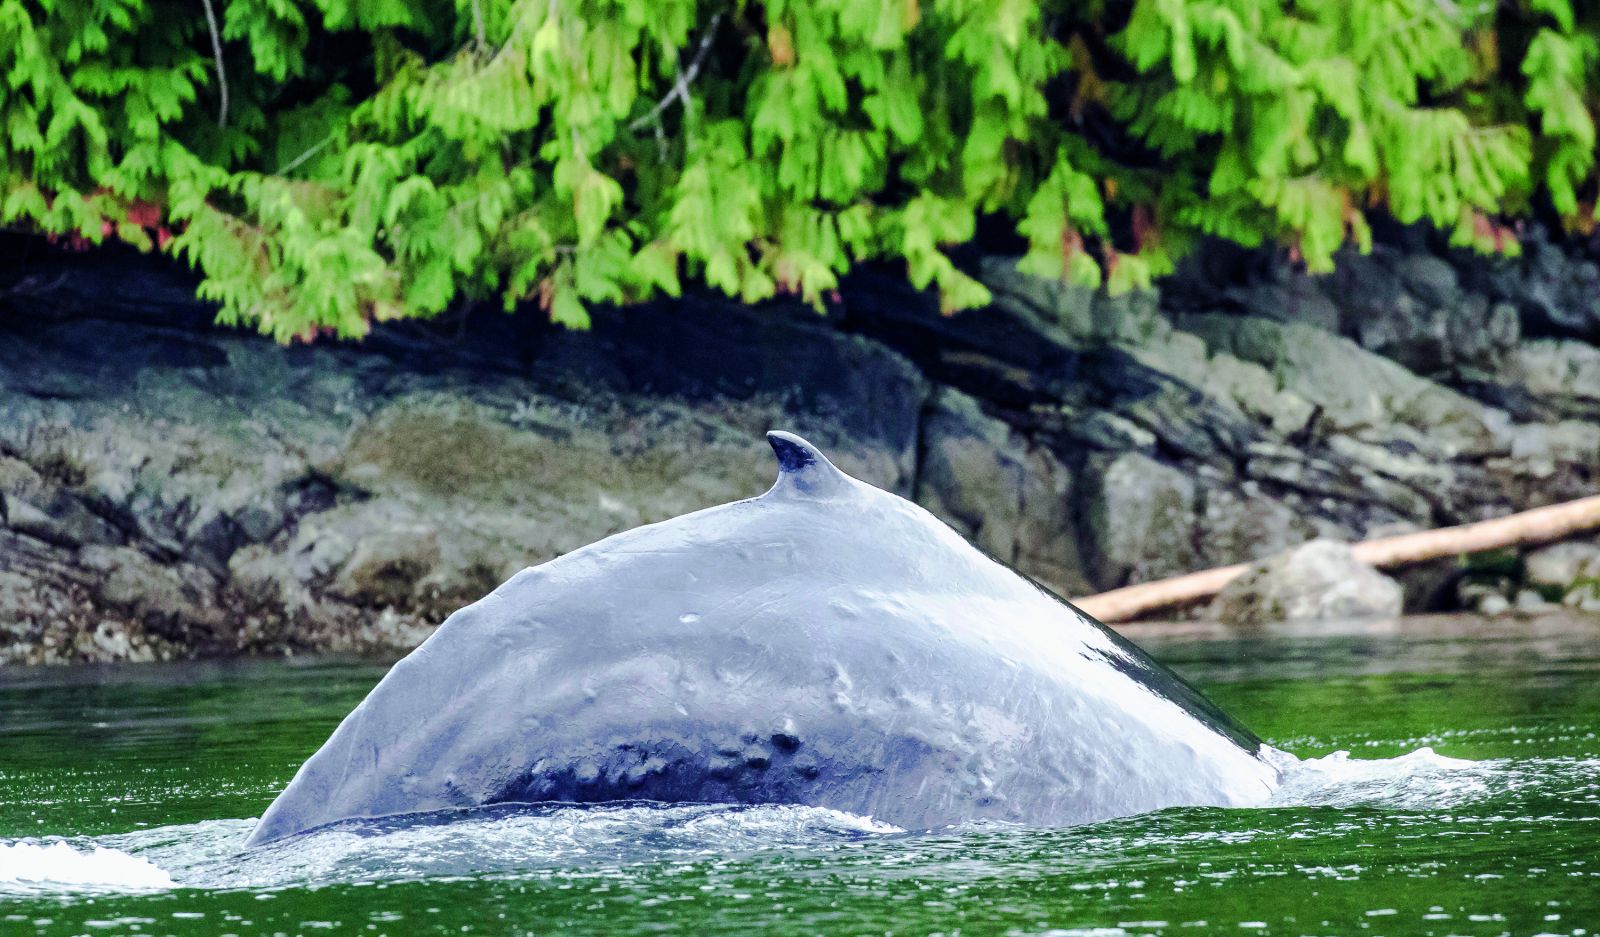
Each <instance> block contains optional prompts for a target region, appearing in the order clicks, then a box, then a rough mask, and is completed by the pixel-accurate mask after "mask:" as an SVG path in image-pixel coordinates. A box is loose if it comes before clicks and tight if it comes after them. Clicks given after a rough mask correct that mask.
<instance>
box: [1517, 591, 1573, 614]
mask: <svg viewBox="0 0 1600 937" xmlns="http://www.w3.org/2000/svg"><path fill="white" fill-rule="evenodd" d="M1511 604H1512V608H1514V609H1516V611H1517V612H1518V613H1520V614H1523V615H1542V614H1544V613H1546V612H1551V611H1555V610H1556V609H1557V608H1560V607H1561V606H1559V605H1557V604H1556V603H1555V602H1552V601H1550V600H1549V599H1547V598H1545V597H1544V596H1543V595H1541V594H1540V593H1539V592H1538V591H1537V590H1535V589H1520V590H1518V591H1517V597H1516V598H1515V599H1514V600H1512V603H1511Z"/></svg>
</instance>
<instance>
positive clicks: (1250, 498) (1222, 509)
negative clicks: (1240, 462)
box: [1196, 481, 1316, 566]
mask: <svg viewBox="0 0 1600 937" xmlns="http://www.w3.org/2000/svg"><path fill="white" fill-rule="evenodd" d="M1200 500H1201V504H1202V508H1201V511H1200V522H1199V535H1198V537H1197V538H1196V539H1197V541H1198V543H1199V550H1200V557H1201V560H1202V562H1203V563H1204V565H1206V566H1230V565H1232V564H1234V563H1249V562H1253V561H1256V560H1259V559H1262V558H1264V557H1268V556H1272V555H1274V554H1277V553H1281V552H1282V551H1284V550H1287V549H1289V548H1290V547H1293V546H1295V545H1296V544H1299V543H1303V542H1305V541H1306V540H1309V539H1311V538H1312V537H1314V536H1315V535H1316V528H1315V527H1314V525H1312V524H1311V523H1310V522H1309V521H1308V520H1307V519H1306V518H1305V517H1304V516H1303V515H1302V513H1301V512H1300V511H1298V510H1296V509H1295V508H1293V507H1291V506H1290V505H1289V504H1287V503H1286V502H1284V501H1283V500H1281V499H1278V498H1274V497H1271V496H1269V495H1267V494H1265V493H1263V492H1262V491H1261V488H1260V486H1259V485H1257V484H1255V483H1254V482H1248V481H1247V482H1245V483H1244V484H1243V485H1242V486H1241V487H1239V488H1226V487H1219V488H1205V489H1202V491H1201V497H1200Z"/></svg>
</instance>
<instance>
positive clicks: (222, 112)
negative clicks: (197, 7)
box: [200, 0, 228, 127]
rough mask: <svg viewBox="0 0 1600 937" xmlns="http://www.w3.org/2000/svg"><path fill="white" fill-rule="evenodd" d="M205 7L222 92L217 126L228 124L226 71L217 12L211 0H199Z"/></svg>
mask: <svg viewBox="0 0 1600 937" xmlns="http://www.w3.org/2000/svg"><path fill="white" fill-rule="evenodd" d="M200 2H201V3H202V4H204V5H205V8H206V25H207V26H209V27H210V28H211V55H212V57H213V58H215V59H216V60H217V87H218V88H219V89H220V90H221V92H222V107H221V108H220V109H218V111H217V126H218V127H226V126H228V71H227V69H225V68H223V67H222V35H221V31H220V30H218V29H217V13H216V11H215V10H213V9H212V8H211V0H200Z"/></svg>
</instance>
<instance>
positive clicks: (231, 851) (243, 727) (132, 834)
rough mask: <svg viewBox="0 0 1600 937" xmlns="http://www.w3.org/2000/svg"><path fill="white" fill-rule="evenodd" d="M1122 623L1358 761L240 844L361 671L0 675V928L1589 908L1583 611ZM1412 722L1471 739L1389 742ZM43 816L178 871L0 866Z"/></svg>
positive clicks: (81, 837)
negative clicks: (1337, 624)
mask: <svg viewBox="0 0 1600 937" xmlns="http://www.w3.org/2000/svg"><path fill="white" fill-rule="evenodd" d="M1133 636H1134V637H1135V639H1136V640H1138V641H1140V642H1141V643H1143V644H1144V645H1145V646H1146V647H1148V648H1150V649H1151V650H1152V651H1153V652H1155V653H1156V655H1157V656H1158V657H1161V658H1162V659H1164V660H1166V661H1168V662H1169V663H1171V664H1173V665H1174V666H1176V667H1177V668H1178V669H1179V670H1180V671H1181V672H1183V673H1184V674H1185V675H1187V676H1189V677H1190V678H1191V679H1193V680H1195V681H1196V682H1197V683H1199V684H1200V685H1201V686H1202V687H1203V688H1204V689H1205V690H1206V691H1207V692H1208V693H1210V694H1211V695H1212V696H1213V698H1215V699H1216V700H1217V701H1218V702H1219V703H1221V704H1222V705H1223V706H1224V707H1225V708H1227V709H1229V710H1230V711H1232V712H1234V713H1235V714H1237V715H1238V716H1239V717H1240V718H1241V719H1242V720H1243V721H1244V722H1245V723H1247V724H1249V725H1251V726H1252V727H1254V728H1255V729H1256V730H1257V731H1258V732H1260V733H1261V734H1262V735H1263V736H1264V737H1266V738H1267V739H1268V740H1269V741H1271V742H1272V743H1273V744H1274V745H1276V746H1278V747H1280V748H1282V749H1285V750H1286V751H1289V752H1291V753H1293V754H1295V755H1298V756H1300V757H1302V758H1306V759H1313V758H1322V757H1323V756H1327V755H1329V754H1330V753H1331V752H1334V751H1337V750H1341V749H1345V750H1349V751H1350V753H1351V759H1352V760H1350V761H1338V760H1336V759H1324V760H1322V761H1319V762H1314V763H1313V764H1312V765H1311V766H1308V767H1304V768H1301V769H1296V771H1294V772H1291V775H1290V783H1289V784H1288V786H1287V787H1286V789H1285V791H1284V792H1282V793H1281V794H1280V795H1279V797H1278V798H1277V800H1276V802H1275V803H1274V805H1272V806H1269V807H1266V808H1262V809H1249V810H1222V809H1182V810H1169V811H1163V812H1161V813H1157V814H1151V815H1146V816H1140V817H1133V818H1129V819H1124V820H1119V821H1115V822H1109V823H1101V824H1096V825H1094V826H1088V827H1081V828H1077V829H1067V830H1040V829H1016V828H997V827H988V828H977V829H956V830H949V831H944V832H940V833H934V834H907V833H899V832H894V831H892V830H885V829H882V828H880V827H877V826H875V825H873V824H871V823H869V822H867V821H864V820H862V819H860V818H850V817H845V816H842V815H834V814H829V813H827V812H824V811H815V810H807V809H805V808H748V809H733V808H717V807H674V808H650V807H644V806H632V807H614V808H591V809H587V810H583V809H577V808H556V809H548V810H544V811H523V812H515V811H507V812H499V813H496V812H488V813H480V814H474V815H471V816H465V817H461V818H458V819H457V821H456V822H453V823H440V824H432V825H426V826H412V827H405V828H395V829H390V830H365V831H355V832H337V833H327V834H321V835H318V836H313V837H311V838H309V839H304V840H298V841H291V842H290V843H283V844H278V845H276V846H274V847H271V848H269V849H265V850H259V851H254V852H251V853H244V852H242V851H241V850H240V849H239V842H240V840H241V839H242V837H243V835H244V834H245V833H246V832H247V831H248V829H249V827H250V823H249V819H248V818H251V817H255V816H258V815H259V814H260V812H261V811H262V809H263V808H265V807H266V805H267V804H268V802H269V801H270V800H271V799H272V797H273V796H274V794H276V793H277V791H278V789H279V788H280V787H281V786H282V785H283V784H284V782H285V781H287V780H288V778H289V776H290V775H291V774H292V773H293V771H294V769H295V768H296V767H297V766H298V765H299V763H300V762H301V761H302V760H303V759H304V758H305V756H307V755H308V754H310V753H311V751H312V750H313V749H315V748H316V746H317V745H318V744H319V743H320V742H321V741H322V740H323V739H324V738H325V737H326V736H327V734H328V732H329V731H330V730H331V729H332V728H333V726H334V725H335V724H336V723H337V721H338V720H339V719H340V717H342V716H343V715H344V714H345V713H346V712H347V711H348V710H349V709H350V708H351V707H352V706H354V705H355V704H356V702H357V701H358V700H359V699H360V698H361V697H362V695H363V694H364V693H365V692H366V690H367V689H368V688H369V687H370V686H371V685H372V683H373V682H375V681H376V680H377V679H378V677H379V676H380V675H381V674H382V673H383V670H384V668H383V667H382V666H381V665H374V664H369V663H359V662H357V663H352V662H292V663H284V662H275V663H270V662H261V663H251V664H242V665H229V666H199V667H194V666H185V667H155V666H143V667H130V668H118V669H107V670H72V671H68V670H60V671H24V672H16V671H13V672H6V671H3V670H0V934H4V935H12V934H35V933H38V934H80V933H95V934H110V933H139V934H161V933H174V934H207V935H210V934H239V935H245V934H280V933H281V934H324V933H343V934H393V935H400V934H447V933H448V934H460V933H475V934H512V933H516V934H522V933H530V934H545V933H594V934H615V933H663V932H664V933H677V934H706V933H721V934H748V933H758V932H759V933H797V934H798V933H827V934H896V935H903V934H936V933H937V934H957V933H960V934H1040V933H1058V934H1070V933H1084V934H1120V933H1138V934H1144V933H1164V934H1204V933H1224V934H1257V933H1262V934H1266V933H1270V934H1440V935H1443V934H1519V935H1521V934H1538V933H1553V934H1586V933H1591V932H1600V681H1597V679H1596V677H1597V676H1600V622H1597V621H1596V620H1595V619H1588V620H1583V619H1560V618H1555V619H1546V620H1542V621H1537V622H1519V623H1502V624H1487V623H1482V622H1477V621H1473V620H1470V619H1462V620H1438V619H1435V620H1414V621H1408V622H1404V623H1402V624H1400V625H1399V626H1393V625H1391V626H1372V627H1366V628H1359V627H1358V628H1343V629H1327V628H1305V627H1302V628H1280V629H1267V630H1263V631H1259V632H1255V633H1252V634H1249V635H1230V634H1228V633H1226V632H1222V631H1220V630H1217V629H1212V628H1208V627H1205V626H1185V627H1183V628H1182V629H1181V630H1177V631H1174V630H1171V629H1168V630H1165V631H1155V630H1153V629H1143V630H1138V631H1135V632H1134V635H1133ZM1421 746H1431V747H1433V748H1434V749H1436V750H1437V751H1438V753H1439V754H1441V755H1445V756H1451V757H1453V758H1460V759H1471V760H1473V761H1474V762H1476V763H1475V764H1473V765H1469V766H1466V767H1449V766H1447V765H1444V764H1442V763H1440V762H1438V761H1437V760H1430V759H1429V758H1428V757H1427V756H1419V757H1413V758H1407V759H1399V760H1394V759H1395V756H1401V755H1404V754H1406V753H1408V752H1411V751H1413V750H1415V749H1417V748H1419V747H1421ZM1369 760H1370V761H1369ZM61 839H64V840H65V841H66V842H67V843H68V844H69V845H70V846H71V847H73V849H74V850H75V851H76V852H78V853H79V854H83V855H87V854H88V853H89V852H91V851H92V850H93V849H94V848H95V847H104V848H107V849H115V850H119V851H120V852H121V853H125V854H129V855H132V856H135V857H138V858H139V859H143V860H146V861H148V862H149V863H152V864H153V865H154V866H158V867H159V868H160V869H162V870H165V872H166V873H167V874H170V876H171V878H172V879H173V880H174V881H175V885H174V886H173V887H164V888H159V889H154V890H143V891H139V890H129V889H128V888H127V887H125V886H117V885H112V884H101V885H98V886H92V887H90V886H72V887H69V886H63V885H60V884H50V883H41V882H36V881H23V880H21V879H24V878H27V877H28V876H27V875H26V874H22V873H25V872H26V871H27V870H26V869H23V870H20V872H19V870H18V869H17V868H16V865H17V863H16V862H15V861H13V862H12V867H11V868H10V869H9V871H8V869H7V867H6V865H5V856H6V851H7V849H8V848H10V849H12V858H13V860H15V855H16V853H15V844H16V843H18V842H21V843H24V844H29V845H35V844H49V843H52V842H55V841H57V840H61ZM6 844H11V845H10V846H7V845H6ZM8 875H9V876H10V880H9V881H8V879H7V876H8ZM35 877H36V876H35Z"/></svg>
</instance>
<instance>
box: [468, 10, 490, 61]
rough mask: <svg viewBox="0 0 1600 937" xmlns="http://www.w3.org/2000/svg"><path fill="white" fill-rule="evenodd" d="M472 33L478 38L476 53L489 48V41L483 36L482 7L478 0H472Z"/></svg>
mask: <svg viewBox="0 0 1600 937" xmlns="http://www.w3.org/2000/svg"><path fill="white" fill-rule="evenodd" d="M472 31H473V34H474V35H476V36H477V38H478V51H479V52H482V51H483V50H484V49H487V48H488V47H489V40H488V39H487V38H486V36H485V34H484V28H483V6H482V4H481V2H480V0H472Z"/></svg>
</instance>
